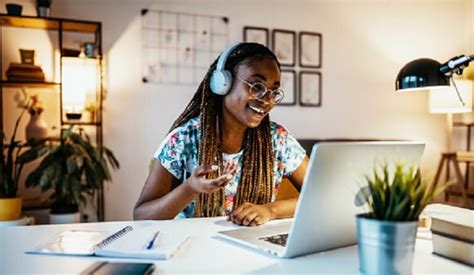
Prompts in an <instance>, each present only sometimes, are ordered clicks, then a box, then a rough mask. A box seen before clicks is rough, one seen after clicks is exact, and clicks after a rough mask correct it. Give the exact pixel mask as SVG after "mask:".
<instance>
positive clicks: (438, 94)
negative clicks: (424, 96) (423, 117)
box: [429, 80, 472, 114]
mask: <svg viewBox="0 0 474 275" xmlns="http://www.w3.org/2000/svg"><path fill="white" fill-rule="evenodd" d="M455 82H456V86H457V87H458V90H459V94H460V95H461V97H462V98H463V100H464V102H465V105H463V104H462V103H461V102H460V101H459V98H458V95H457V93H456V90H455V88H454V87H453V86H448V87H443V88H436V89H429V109H430V110H429V111H430V113H443V114H454V113H470V112H471V111H472V81H469V80H455Z"/></svg>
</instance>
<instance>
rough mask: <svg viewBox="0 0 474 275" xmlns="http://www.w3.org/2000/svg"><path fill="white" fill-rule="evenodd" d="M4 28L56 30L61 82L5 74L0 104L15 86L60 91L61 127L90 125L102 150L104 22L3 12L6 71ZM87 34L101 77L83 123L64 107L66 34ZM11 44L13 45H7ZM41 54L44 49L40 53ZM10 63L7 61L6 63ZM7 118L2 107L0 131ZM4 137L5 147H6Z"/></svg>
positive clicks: (100, 207)
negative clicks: (15, 78)
mask: <svg viewBox="0 0 474 275" xmlns="http://www.w3.org/2000/svg"><path fill="white" fill-rule="evenodd" d="M4 27H13V28H26V29H40V30H46V31H53V32H57V37H58V44H59V45H58V49H59V59H60V60H59V79H60V81H59V82H28V81H25V82H23V81H8V80H6V78H5V76H4V75H2V76H1V80H0V91H1V95H0V106H3V104H4V102H3V101H4V99H3V97H4V89H5V88H12V87H13V88H15V87H19V88H21V87H28V88H33V89H34V88H53V89H56V90H57V91H58V92H59V105H60V106H59V110H60V111H59V114H58V115H59V116H60V126H61V128H63V127H66V126H69V125H79V126H89V127H93V129H95V137H96V145H97V146H98V147H99V149H100V150H102V146H103V132H102V131H103V129H102V126H103V125H102V101H103V94H104V85H103V79H104V78H103V64H102V63H103V62H102V24H101V22H95V21H83V20H73V19H64V18H51V17H50V18H39V17H34V16H11V15H7V14H0V43H1V45H0V71H1V72H3V66H4V65H5V64H2V63H3V62H2V61H3V54H4V49H3V41H2V38H3V37H2V36H3V35H2V33H3V28H4ZM73 32H75V33H85V34H92V35H94V40H95V41H94V44H95V47H96V49H97V56H96V58H95V59H97V61H98V68H99V76H98V79H97V81H98V90H97V91H96V97H95V103H96V104H97V111H96V113H95V118H94V121H92V122H83V121H69V120H66V119H65V115H64V110H63V57H65V56H63V50H64V48H63V38H64V34H65V33H73ZM8 47H14V46H12V45H8ZM37 54H38V55H41V52H38V53H37ZM6 65H8V64H6ZM4 119H13V118H11V117H8V116H7V117H4V114H3V108H2V111H1V112H0V131H3V130H4ZM3 145H4V144H3V140H2V147H3ZM97 218H98V220H99V221H103V220H104V192H103V185H102V186H101V188H100V189H99V190H98V192H97Z"/></svg>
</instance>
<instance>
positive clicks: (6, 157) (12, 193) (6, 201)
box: [0, 103, 29, 221]
mask: <svg viewBox="0 0 474 275" xmlns="http://www.w3.org/2000/svg"><path fill="white" fill-rule="evenodd" d="M27 105H29V103H28V104H27ZM26 110H27V109H26V108H23V110H22V111H21V113H20V115H19V116H18V118H17V120H16V122H15V127H14V128H13V134H12V136H11V138H10V142H9V143H7V144H5V143H4V141H5V134H4V133H3V132H0V135H1V139H2V162H1V163H0V173H1V177H0V178H1V183H0V221H9V220H17V219H19V218H20V215H21V206H22V200H21V198H20V197H17V192H18V181H19V179H20V175H21V171H22V169H23V164H18V163H16V161H15V158H16V157H17V156H18V154H19V153H20V151H21V147H19V144H20V141H18V140H16V133H17V130H18V125H19V124H20V121H21V119H22V117H23V115H24V114H25V111H26ZM15 149H16V150H15ZM26 162H27V161H26V160H25V163H26Z"/></svg>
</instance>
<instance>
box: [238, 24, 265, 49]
mask: <svg viewBox="0 0 474 275" xmlns="http://www.w3.org/2000/svg"><path fill="white" fill-rule="evenodd" d="M243 37H244V41H245V42H256V43H259V44H262V45H264V46H266V47H270V31H269V30H268V29H267V28H262V27H252V26H245V27H244V30H243Z"/></svg>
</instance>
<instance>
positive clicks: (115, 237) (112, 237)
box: [26, 226, 189, 259]
mask: <svg viewBox="0 0 474 275" xmlns="http://www.w3.org/2000/svg"><path fill="white" fill-rule="evenodd" d="M158 230H159V229H158V228H157V227H156V226H148V227H144V228H138V229H134V228H133V227H131V226H126V227H124V228H123V229H121V230H120V231H118V232H115V233H114V234H110V232H109V233H107V232H101V231H85V230H69V231H64V232H62V233H60V234H58V235H56V236H55V237H54V239H52V240H49V241H46V242H43V243H40V244H39V245H37V246H36V247H35V248H33V249H32V250H29V251H26V253H33V254H38V253H39V254H56V255H75V256H91V255H96V256H104V257H119V258H141V259H168V258H170V257H171V256H172V255H173V254H174V253H175V252H176V251H177V250H178V249H179V247H181V246H182V245H183V244H184V243H186V241H187V240H188V239H189V236H183V235H177V234H171V233H166V232H161V231H158ZM157 232H158V234H157ZM151 240H153V242H151ZM150 242H151V243H150Z"/></svg>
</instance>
